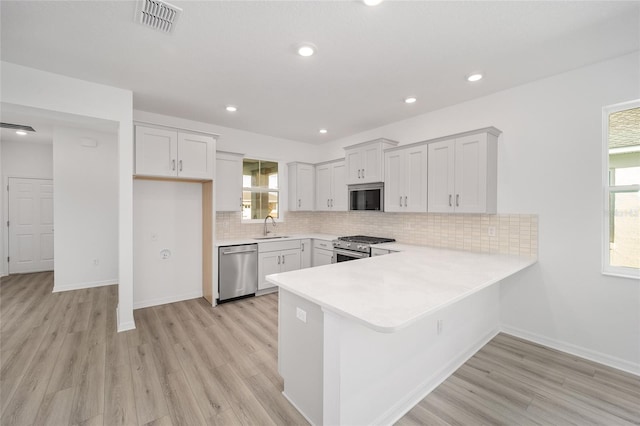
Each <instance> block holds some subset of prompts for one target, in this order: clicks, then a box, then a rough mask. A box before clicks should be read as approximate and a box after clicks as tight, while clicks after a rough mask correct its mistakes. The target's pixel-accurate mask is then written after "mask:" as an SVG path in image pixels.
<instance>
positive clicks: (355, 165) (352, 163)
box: [345, 148, 364, 185]
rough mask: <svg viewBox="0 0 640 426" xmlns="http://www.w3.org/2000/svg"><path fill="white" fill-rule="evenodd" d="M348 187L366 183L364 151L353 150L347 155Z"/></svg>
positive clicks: (347, 152)
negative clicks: (363, 178)
mask: <svg viewBox="0 0 640 426" xmlns="http://www.w3.org/2000/svg"><path fill="white" fill-rule="evenodd" d="M345 161H346V165H347V185H352V184H356V183H364V181H363V180H362V172H361V170H362V149H357V148H356V149H351V150H349V151H346V153H345Z"/></svg>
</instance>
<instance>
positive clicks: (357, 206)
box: [349, 182, 384, 212]
mask: <svg viewBox="0 0 640 426" xmlns="http://www.w3.org/2000/svg"><path fill="white" fill-rule="evenodd" d="M349 210H369V211H379V212H381V211H384V183H382V182H379V183H366V184H360V185H349Z"/></svg>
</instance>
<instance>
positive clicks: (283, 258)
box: [282, 256, 286, 265]
mask: <svg viewBox="0 0 640 426" xmlns="http://www.w3.org/2000/svg"><path fill="white" fill-rule="evenodd" d="M285 259H286V257H284V256H282V264H283V265H284V260H285Z"/></svg>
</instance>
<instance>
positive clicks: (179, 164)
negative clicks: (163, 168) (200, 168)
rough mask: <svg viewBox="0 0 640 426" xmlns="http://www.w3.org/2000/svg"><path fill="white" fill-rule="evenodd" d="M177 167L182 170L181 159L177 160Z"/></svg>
mask: <svg viewBox="0 0 640 426" xmlns="http://www.w3.org/2000/svg"><path fill="white" fill-rule="evenodd" d="M178 169H179V170H180V171H182V160H180V161H178Z"/></svg>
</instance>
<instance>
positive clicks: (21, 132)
mask: <svg viewBox="0 0 640 426" xmlns="http://www.w3.org/2000/svg"><path fill="white" fill-rule="evenodd" d="M16 135H20V136H26V135H27V132H25V131H24V130H16Z"/></svg>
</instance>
